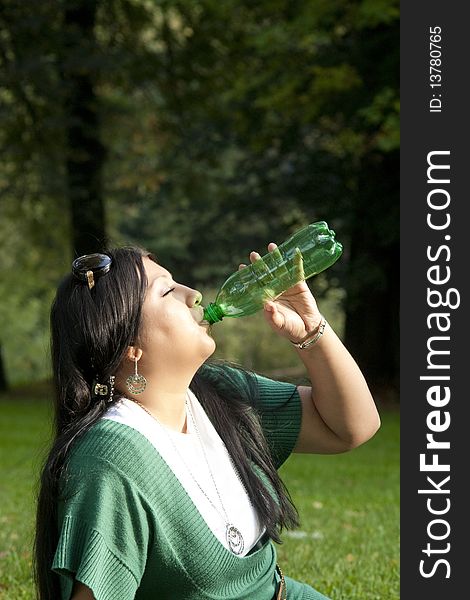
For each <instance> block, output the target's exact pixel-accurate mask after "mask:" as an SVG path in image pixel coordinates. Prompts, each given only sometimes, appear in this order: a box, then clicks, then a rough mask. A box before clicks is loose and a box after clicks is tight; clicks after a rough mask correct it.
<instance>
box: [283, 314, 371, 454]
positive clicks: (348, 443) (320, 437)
mask: <svg viewBox="0 0 470 600" xmlns="http://www.w3.org/2000/svg"><path fill="white" fill-rule="evenodd" d="M296 352H297V354H298V356H299V358H300V359H301V360H302V362H303V363H304V365H305V367H306V369H307V373H308V376H309V379H310V382H311V387H299V388H298V391H299V394H300V398H301V400H302V425H301V429H300V434H299V439H298V441H297V444H296V447H295V449H294V452H317V453H324V454H329V453H337V452H346V451H347V450H351V449H352V448H355V447H356V446H359V445H360V444H363V443H364V442H366V441H367V440H368V439H370V438H371V437H372V436H373V435H374V434H375V432H376V431H377V430H378V428H379V427H380V417H379V414H378V412H377V409H376V406H375V403H374V400H373V398H372V396H371V394H370V391H369V388H368V386H367V383H366V381H365V379H364V376H363V375H362V373H361V371H360V369H359V367H358V366H357V364H356V362H355V361H354V359H353V358H352V356H351V355H350V354H349V352H348V351H347V350H346V348H345V347H344V345H343V344H342V342H341V340H340V339H339V338H338V336H337V335H336V334H335V332H334V331H333V330H332V329H331V327H330V326H329V325H328V324H327V325H326V327H325V331H324V333H323V336H322V337H321V338H320V339H319V341H318V342H317V343H316V344H315V345H314V346H311V347H310V348H307V349H305V350H297V349H296Z"/></svg>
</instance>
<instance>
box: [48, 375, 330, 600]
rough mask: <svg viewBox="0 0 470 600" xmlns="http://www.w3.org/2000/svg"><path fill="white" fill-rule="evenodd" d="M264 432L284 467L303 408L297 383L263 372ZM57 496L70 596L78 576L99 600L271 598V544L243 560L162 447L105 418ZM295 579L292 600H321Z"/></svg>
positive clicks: (61, 567)
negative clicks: (203, 513) (190, 493)
mask: <svg viewBox="0 0 470 600" xmlns="http://www.w3.org/2000/svg"><path fill="white" fill-rule="evenodd" d="M256 382H257V385H258V388H259V400H260V404H259V407H258V409H259V410H260V412H261V417H262V424H263V429H264V431H265V435H266V436H267V439H268V443H269V445H270V447H271V450H272V452H273V456H274V457H275V462H276V466H277V467H279V466H280V465H281V464H282V463H283V462H284V461H285V460H286V458H287V457H288V456H289V454H290V453H291V452H292V449H293V447H294V445H295V443H296V440H297V437H298V433H299V429H300V422H301V404H300V398H299V395H298V392H297V390H296V387H295V386H294V385H291V384H288V383H283V382H275V381H272V380H270V379H267V378H265V377H261V376H256ZM63 492H64V493H63V494H61V499H60V500H59V506H58V508H59V510H58V513H59V514H58V520H59V534H60V536H59V541H58V545H57V550H56V554H55V557H54V561H53V565H52V568H53V570H54V571H55V572H56V573H58V574H60V576H61V577H60V585H61V593H62V596H61V597H62V599H63V600H69V598H70V595H71V591H72V587H73V581H74V578H76V579H77V580H79V581H81V582H82V583H84V584H86V585H87V586H88V587H90V588H91V590H92V591H93V594H94V597H95V599H96V600H130V599H134V598H135V600H166V599H168V600H202V599H214V600H215V599H217V600H242V599H243V600H245V599H246V600H271V599H272V597H273V594H274V592H275V584H276V578H275V575H274V570H275V565H276V549H275V546H274V545H273V543H272V542H269V543H267V544H266V545H265V546H264V547H263V548H261V549H259V550H257V551H255V552H254V553H252V554H249V555H248V556H245V557H240V556H236V555H235V554H233V553H232V552H230V551H229V550H227V549H226V548H225V547H224V546H223V545H222V544H221V543H220V542H219V540H218V539H217V538H216V537H215V535H214V534H213V533H212V531H211V530H210V528H209V527H208V526H207V524H206V522H205V521H204V519H203V518H202V517H201V515H200V513H199V511H198V509H197V507H196V506H195V505H194V503H193V502H192V500H191V499H190V497H189V496H188V494H187V493H186V491H185V489H184V488H183V486H182V485H181V483H180V482H179V480H178V479H177V478H176V476H175V475H174V474H173V472H172V471H171V469H170V468H169V467H168V466H167V464H166V463H165V461H164V460H163V459H162V457H161V456H160V454H159V453H158V452H157V450H156V449H155V448H154V446H153V445H152V444H151V443H150V442H149V441H148V440H147V438H146V437H145V436H143V435H142V434H141V433H140V432H138V431H136V430H135V429H133V428H131V427H129V426H127V425H123V424H122V423H118V422H115V421H111V420H107V419H101V420H100V421H99V422H98V423H96V424H95V425H93V426H92V427H91V428H90V429H89V430H88V431H87V433H86V434H85V435H84V436H83V438H81V439H80V441H79V442H77V444H76V445H75V446H74V448H73V450H72V452H71V456H70V459H69V463H68V469H67V477H66V479H65V480H64V481H63ZM286 580H287V597H288V599H289V600H321V599H325V596H323V595H322V594H320V593H319V592H317V591H316V590H314V589H313V588H311V587H310V586H308V585H306V584H301V583H299V582H296V581H294V580H292V579H289V578H288V577H287V578H286Z"/></svg>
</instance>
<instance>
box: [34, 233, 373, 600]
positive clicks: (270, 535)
mask: <svg viewBox="0 0 470 600" xmlns="http://www.w3.org/2000/svg"><path fill="white" fill-rule="evenodd" d="M275 247H276V245H275V244H270V245H269V246H268V250H270V251H272V250H273V249H274V248H275ZM258 258H259V254H257V253H255V252H252V253H251V255H250V260H251V261H254V260H257V259H258ZM243 266H244V265H240V268H243ZM200 301H201V294H200V293H199V292H197V291H196V290H193V289H190V288H188V287H186V286H184V285H182V284H180V283H177V282H175V281H174V280H173V277H172V275H171V274H170V273H169V272H168V271H167V270H166V269H165V268H164V267H163V266H162V265H159V264H158V263H157V261H156V259H155V257H153V256H152V255H151V254H149V253H146V252H144V251H142V250H140V249H137V248H121V249H116V250H112V251H109V252H108V253H107V254H106V255H87V256H85V257H81V258H80V259H77V260H76V261H74V264H73V269H72V273H71V274H70V275H68V276H67V277H66V278H65V279H64V280H63V282H62V283H61V285H60V287H59V289H58V291H57V295H56V298H55V301H54V303H53V307H52V310H51V333H52V358H53V372H54V381H55V386H56V406H55V416H56V437H55V440H54V443H53V446H52V449H51V451H50V453H49V456H48V459H47V461H46V464H45V466H44V469H43V473H42V479H41V489H40V494H39V501H38V512H37V533H36V545H35V558H36V579H37V587H38V593H39V598H40V599H41V600H46V599H47V600H51V599H54V600H57V599H58V598H62V599H67V600H68V599H69V598H72V600H92V599H93V598H94V599H95V600H127V599H131V598H136V599H137V600H146V599H152V600H153V599H156V598H158V599H159V600H164V599H165V598H168V599H171V600H192V599H194V600H196V599H198V600H199V599H205V598H218V599H230V600H235V599H239V600H242V599H243V600H247V599H248V600H271V598H286V597H287V598H289V600H294V599H299V600H300V599H303V600H308V599H311V600H320V599H324V598H325V596H323V595H322V594H320V593H319V592H317V591H316V590H314V589H313V588H311V587H310V586H308V585H306V584H302V583H299V582H296V581H294V580H292V579H290V578H288V577H284V576H283V575H282V571H281V570H280V568H279V567H278V566H277V565H276V551H275V546H274V545H273V543H272V541H271V540H274V541H277V542H279V541H280V538H279V533H280V530H281V529H282V528H283V527H292V526H295V525H296V524H297V513H296V511H295V508H294V507H293V505H292V503H291V501H290V498H289V495H288V493H287V491H286V490H285V488H284V487H283V484H282V482H281V480H280V478H279V476H278V474H277V469H278V468H279V466H280V465H281V464H282V463H283V462H284V461H285V460H286V458H287V457H288V456H289V454H290V453H291V452H311V453H337V452H344V451H347V450H349V449H351V448H354V447H355V446H358V445H359V444H361V443H363V442H365V441H366V440H368V439H369V438H370V437H371V436H372V435H373V434H374V433H375V432H376V430H377V429H378V427H379V417H378V414H377V411H376V408H375V405H374V402H373V399H372V398H371V395H370V393H369V390H368V387H367V384H366V382H365V381H364V378H363V376H362V374H361V372H360V370H359V368H358V366H357V365H356V363H355V362H354V360H353V359H352V357H351V356H350V355H349V353H348V352H347V350H346V349H345V348H344V346H343V345H342V343H341V342H340V340H339V339H338V338H337V336H336V335H335V333H334V332H333V331H332V329H331V328H330V326H329V325H328V324H327V323H326V322H325V320H324V319H323V317H322V316H321V314H320V313H319V311H318V308H317V305H316V303H315V300H314V298H313V296H312V295H311V293H310V290H309V288H308V286H307V285H306V283H305V282H302V283H299V284H298V285H296V286H294V287H293V288H291V289H289V290H287V291H286V292H285V293H284V294H282V296H280V297H279V298H278V299H277V300H276V301H273V302H267V303H266V305H265V309H264V313H265V317H266V320H267V322H268V324H269V325H270V326H271V327H272V328H273V329H274V331H275V332H276V333H278V334H279V335H280V336H282V337H284V338H286V340H290V342H292V343H293V344H296V346H295V347H296V351H297V353H298V356H299V358H300V360H302V362H303V363H304V364H305V366H306V368H307V371H308V374H309V378H310V380H311V387H306V386H301V387H296V386H294V385H291V384H288V383H283V382H275V381H272V380H269V379H267V378H264V377H261V376H258V375H256V374H253V373H248V372H246V371H243V370H241V369H237V368H234V367H230V366H228V365H225V364H221V365H220V364H219V365H216V364H210V363H208V362H207V359H208V358H209V357H210V356H211V354H212V353H213V352H214V350H215V342H214V340H213V339H212V337H211V336H210V331H209V328H208V326H207V324H206V323H205V322H204V321H203V309H202V307H201V305H200ZM301 342H304V343H303V344H301Z"/></svg>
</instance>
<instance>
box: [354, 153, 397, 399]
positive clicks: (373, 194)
mask: <svg viewBox="0 0 470 600" xmlns="http://www.w3.org/2000/svg"><path fill="white" fill-rule="evenodd" d="M362 173H363V176H361V179H362V180H361V182H360V185H359V196H360V198H358V200H357V203H356V204H355V207H356V206H357V212H356V214H355V217H354V223H353V226H352V233H351V256H350V273H349V276H348V279H349V282H348V285H347V295H348V302H347V307H346V326H345V344H346V345H347V347H348V348H349V350H350V351H351V353H352V354H353V356H354V358H355V359H356V360H357V362H358V364H359V366H360V367H361V369H362V370H363V372H364V374H365V376H366V378H367V380H368V382H369V384H370V386H371V387H372V388H373V389H375V390H387V391H389V390H392V391H394V392H396V391H398V386H399V237H398V236H399V208H398V207H399V198H398V196H397V193H396V178H397V177H399V163H398V153H392V154H391V155H389V156H385V157H384V156H383V155H382V157H379V156H377V155H376V156H375V157H368V158H367V159H366V160H365V161H364V164H363V166H362Z"/></svg>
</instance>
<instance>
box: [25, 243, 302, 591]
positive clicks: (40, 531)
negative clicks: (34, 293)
mask: <svg viewBox="0 0 470 600" xmlns="http://www.w3.org/2000/svg"><path fill="white" fill-rule="evenodd" d="M106 254H108V255H109V256H110V257H111V258H112V260H113V264H112V268H111V269H110V271H109V273H107V274H106V275H105V276H103V277H100V278H99V279H97V281H96V285H95V286H94V287H93V288H92V289H91V290H90V289H88V286H87V285H86V284H84V283H82V282H81V281H79V280H77V279H76V278H75V277H74V276H73V275H68V276H66V277H65V278H64V279H63V281H62V282H61V284H60V285H59V288H58V290H57V294H56V297H55V299H54V302H53V304H52V309H51V354H52V368H53V379H54V385H55V406H54V409H55V410H54V429H55V431H54V439H53V442H52V446H51V449H50V450H49V453H48V456H47V459H46V461H45V464H44V467H43V469H42V472H41V478H40V488H39V495H38V503H37V514H36V537H35V545H34V575H35V580H36V590H37V597H38V598H39V600H56V599H57V598H59V597H60V588H59V579H58V576H57V575H56V574H55V573H54V572H53V571H52V569H51V565H52V562H53V558H54V554H55V551H56V546H57V543H58V538H59V532H58V523H57V518H58V517H57V508H58V507H57V498H58V496H59V485H60V481H61V478H62V476H63V474H64V470H65V469H66V465H67V457H68V455H69V452H70V449H71V447H72V446H73V444H74V443H75V441H76V440H77V439H78V438H79V437H81V436H82V435H83V434H84V433H85V432H86V431H87V430H89V429H90V427H92V425H93V424H94V423H96V422H97V421H98V420H99V419H100V418H101V417H102V416H103V415H104V413H105V412H106V410H107V409H108V408H109V403H108V402H107V401H106V398H105V397H103V398H100V397H99V396H98V397H96V396H93V395H92V393H91V388H92V382H93V380H95V379H97V380H98V381H100V382H106V381H108V380H109V377H110V376H111V375H113V374H114V373H115V372H116V370H117V368H118V366H119V365H120V363H121V362H122V360H123V358H124V356H125V354H126V351H127V348H128V346H130V345H132V344H133V343H134V340H135V339H137V338H138V333H139V327H140V322H141V312H142V305H143V302H144V298H145V293H146V289H147V277H146V274H145V269H144V265H143V261H142V257H143V256H147V255H149V253H148V252H146V251H144V250H142V249H140V248H135V247H126V248H119V249H115V250H109V251H107V252H106ZM214 375H215V377H214ZM244 377H246V381H247V385H248V389H249V390H251V391H250V394H252V399H251V401H248V402H247V399H246V398H242V397H241V395H240V397H239V398H237V394H234V393H229V392H228V391H227V390H228V389H230V386H232V391H233V386H235V388H236V387H238V388H239V387H240V384H239V383H238V385H237V383H236V378H233V377H232V378H230V375H229V374H227V369H223V367H221V366H220V365H213V366H211V367H209V366H208V365H203V367H201V369H199V371H198V372H197V373H196V375H195V376H194V378H193V380H192V382H191V386H190V387H191V389H192V391H193V392H194V393H195V394H196V396H197V397H198V398H199V400H200V401H201V404H202V405H203V406H204V409H205V410H206V412H207V414H208V416H209V418H210V419H211V421H212V423H213V425H214V427H215V428H216V430H217V432H218V433H219V435H220V436H221V438H222V439H223V440H224V442H225V444H226V446H227V449H228V451H229V454H230V456H231V457H232V460H233V462H234V465H235V468H236V469H237V471H238V473H239V475H240V478H241V480H242V482H243V484H244V486H245V488H246V490H247V493H248V495H249V497H250V500H251V502H252V503H253V506H254V508H255V510H256V511H257V514H258V518H259V520H260V523H261V525H264V526H265V527H266V530H267V533H268V534H269V535H270V537H271V538H272V539H273V540H275V541H276V542H279V543H280V541H281V540H280V538H279V534H280V531H281V529H282V528H283V527H292V526H295V525H297V523H298V518H297V512H296V510H295V508H294V506H293V504H292V502H291V500H290V497H289V494H288V492H287V490H286V489H285V487H284V485H283V483H282V481H281V479H280V478H279V475H278V473H277V471H276V468H275V466H274V464H273V461H272V459H271V456H270V452H269V448H268V445H267V442H266V439H265V437H264V435H263V432H262V429H261V425H260V422H259V419H258V417H257V414H256V410H255V409H254V408H253V406H255V404H256V386H255V385H254V382H253V380H252V379H251V377H250V375H249V374H248V373H245V374H244ZM223 378H225V379H227V383H228V384H229V386H228V387H227V385H218V384H217V380H218V381H219V383H220V382H221V381H222V379H223ZM120 397H121V394H120V393H119V390H116V391H115V394H114V401H116V400H117V399H119V398H120ZM221 402H222V403H223V405H224V406H225V407H226V409H225V410H220V406H221ZM253 464H255V465H257V466H258V467H259V468H260V469H261V470H262V471H263V473H264V474H265V476H266V478H267V481H268V487H270V488H271V490H270V491H269V490H268V489H267V486H266V484H265V483H264V482H263V480H262V479H261V478H260V477H259V476H258V475H257V474H256V471H255V470H254V469H253V468H252V465H253ZM273 491H274V494H273V493H272V492H273Z"/></svg>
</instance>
